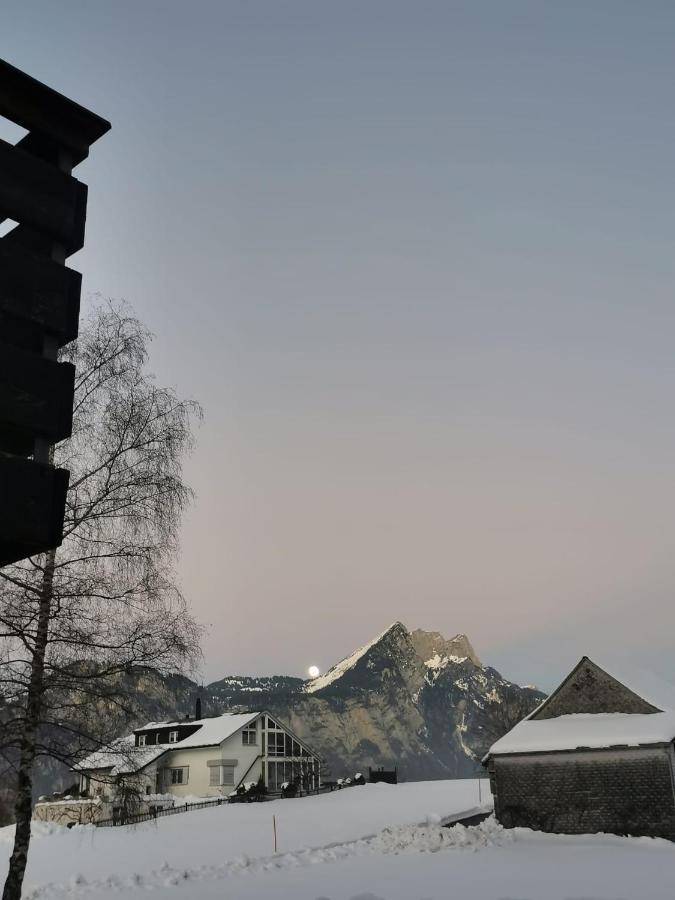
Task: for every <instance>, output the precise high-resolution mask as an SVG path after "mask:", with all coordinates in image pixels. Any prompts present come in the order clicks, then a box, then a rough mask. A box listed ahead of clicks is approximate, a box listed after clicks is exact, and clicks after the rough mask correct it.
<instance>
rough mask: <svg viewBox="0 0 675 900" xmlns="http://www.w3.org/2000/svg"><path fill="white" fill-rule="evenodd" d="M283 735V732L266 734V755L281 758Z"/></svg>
mask: <svg viewBox="0 0 675 900" xmlns="http://www.w3.org/2000/svg"><path fill="white" fill-rule="evenodd" d="M284 737H285V736H284V733H283V731H268V732H267V755H268V756H283V755H284V746H285V741H284Z"/></svg>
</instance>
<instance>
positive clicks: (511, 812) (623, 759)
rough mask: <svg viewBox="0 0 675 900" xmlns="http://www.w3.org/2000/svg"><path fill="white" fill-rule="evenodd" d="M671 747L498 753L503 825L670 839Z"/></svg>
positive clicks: (673, 802) (495, 785)
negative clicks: (517, 753) (507, 754)
mask: <svg viewBox="0 0 675 900" xmlns="http://www.w3.org/2000/svg"><path fill="white" fill-rule="evenodd" d="M672 773H673V770H672V749H671V748H670V747H636V748H635V749H627V750H583V751H580V750H577V751H573V752H569V753H564V752H559V753H539V754H519V755H513V756H496V757H493V758H492V759H491V761H490V781H491V785H492V789H493V793H494V795H495V813H496V816H497V819H498V820H499V821H500V822H501V823H502V824H503V825H504V826H506V827H507V828H513V827H517V826H522V827H525V828H533V829H535V830H536V831H548V832H558V833H563V834H588V833H591V834H592V833H595V832H598V831H606V832H610V833H614V834H630V835H649V836H653V837H664V838H669V839H671V840H675V798H674V793H673V774H672Z"/></svg>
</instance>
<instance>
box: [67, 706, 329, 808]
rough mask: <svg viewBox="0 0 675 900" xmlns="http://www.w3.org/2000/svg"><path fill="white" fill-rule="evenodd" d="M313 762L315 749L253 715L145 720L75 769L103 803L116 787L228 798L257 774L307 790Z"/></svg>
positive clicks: (315, 767)
mask: <svg viewBox="0 0 675 900" xmlns="http://www.w3.org/2000/svg"><path fill="white" fill-rule="evenodd" d="M319 766H320V760H319V757H318V756H317V754H316V753H314V751H312V750H311V749H310V748H309V747H308V746H307V745H306V744H305V743H304V742H303V741H301V740H300V739H299V738H298V737H297V735H295V734H293V732H292V731H291V730H290V729H289V728H288V727H287V726H286V725H282V724H281V723H280V722H279V720H278V719H276V718H274V717H272V716H271V715H269V713H267V712H251V713H243V714H234V713H227V714H225V715H222V716H214V717H213V718H202V719H186V720H184V721H179V722H150V723H148V724H147V725H144V726H143V727H142V728H137V729H136V730H135V731H134V733H133V734H131V735H128V736H127V737H124V738H120V739H119V740H117V741H115V742H114V744H113V745H112V746H111V747H110V748H108V749H102V750H97V751H96V752H94V753H92V754H91V755H90V756H88V757H87V758H86V759H84V760H83V761H82V762H81V763H79V765H77V766H76V767H75V771H76V772H77V773H78V774H79V777H80V792H81V793H82V794H85V795H86V796H88V797H91V798H100V799H102V800H109V799H113V798H114V796H115V795H116V794H117V793H118V792H119V791H120V787H121V786H124V787H125V788H126V789H128V788H129V787H132V788H133V789H134V790H135V791H136V792H137V793H138V794H140V795H147V796H155V795H166V794H171V795H173V796H174V797H176V798H181V797H188V796H198V797H219V796H225V797H226V796H228V795H229V794H230V793H232V792H233V791H234V790H236V788H237V787H238V786H239V785H240V784H243V783H245V782H257V781H258V780H259V779H260V778H261V777H262V779H263V781H264V783H265V786H266V788H267V789H268V791H271V792H275V791H278V790H280V789H281V785H282V784H283V783H284V782H291V781H293V780H294V779H295V778H300V779H301V780H302V784H303V785H304V786H305V787H306V788H309V789H313V788H315V787H318V786H319V779H320V771H319Z"/></svg>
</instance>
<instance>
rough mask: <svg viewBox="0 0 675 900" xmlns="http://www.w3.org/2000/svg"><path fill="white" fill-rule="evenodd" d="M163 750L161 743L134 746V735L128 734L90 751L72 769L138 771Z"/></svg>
mask: <svg viewBox="0 0 675 900" xmlns="http://www.w3.org/2000/svg"><path fill="white" fill-rule="evenodd" d="M172 746H173V745H172ZM165 751H166V747H165V746H164V745H162V744H158V745H153V746H152V747H135V746H134V736H133V735H129V736H127V737H123V738H118V739H117V740H115V741H113V742H112V743H111V744H110V746H109V747H101V748H100V749H99V750H95V751H94V752H93V753H90V754H89V756H87V758H86V759H83V760H82V762H81V763H78V764H77V765H75V766H73V769H75V771H87V770H89V769H108V768H109V769H110V770H111V772H110V774H111V775H124V774H126V773H128V772H138V771H139V769H142V768H143V767H144V766H147V765H149V764H150V763H151V762H154V761H155V760H156V759H157V758H158V757H159V756H161V755H162V753H164V752H165Z"/></svg>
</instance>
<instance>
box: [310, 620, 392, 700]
mask: <svg viewBox="0 0 675 900" xmlns="http://www.w3.org/2000/svg"><path fill="white" fill-rule="evenodd" d="M397 626H400V622H394V623H393V624H392V625H390V626H389V627H388V628H385V629H384V631H383V632H382V633H381V634H378V635H377V637H375V638H373V639H372V641H368V643H367V644H364V645H363V647H359V649H358V650H355V651H354V652H353V653H352V654H351V655H350V656H347V657H345V659H343V660H341V661H340V662H339V663H336V664H335V665H334V666H332V667H331V668H330V669H329V670H328V671H327V672H326V673H325V674H324V675H318V676H317V677H316V678H313V679H312V680H311V681H310V682H309V683H307V684H306V685H305V692H306V693H307V694H313V693H314V692H315V691H320V690H321V689H322V688H325V687H328V685H329V684H333V682H334V681H337V680H338V678H341V677H342V676H343V675H344V674H345V672H348V671H349V670H350V669H353V668H354V666H355V665H356V664H357V662H358V661H359V660H360V659H361V657H362V656H364V655H365V654H366V653H367V652H368V651H369V650H370V648H371V647H374V646H375V644H377V643H378V641H381V640H382V638H383V637H384V636H385V635H386V634H387V633H388V632H389V631H391V630H392V628H396V627H397Z"/></svg>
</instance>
